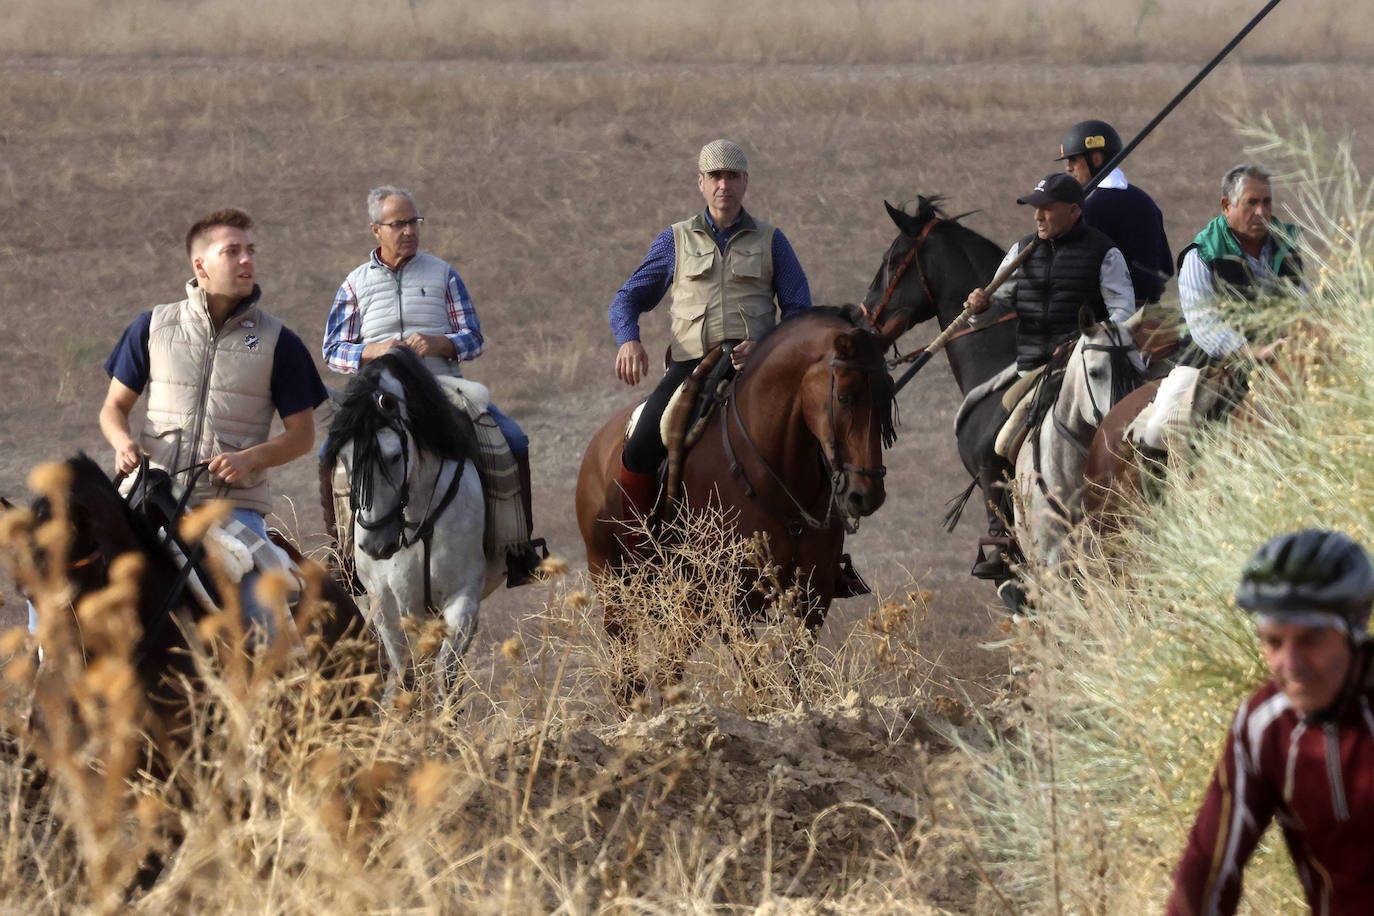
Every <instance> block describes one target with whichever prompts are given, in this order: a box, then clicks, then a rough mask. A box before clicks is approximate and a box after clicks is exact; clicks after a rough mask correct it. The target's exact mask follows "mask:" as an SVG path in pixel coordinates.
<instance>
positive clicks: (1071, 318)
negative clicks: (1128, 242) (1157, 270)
mask: <svg viewBox="0 0 1374 916" xmlns="http://www.w3.org/2000/svg"><path fill="white" fill-rule="evenodd" d="M1033 238H1035V236H1033V235H1028V236H1026V237H1025V238H1023V239H1022V240H1021V242H1020V244H1019V246H1018V250H1020V249H1021V248H1024V247H1025V246H1026V245H1028V244H1030V240H1031V239H1033ZM1115 247H1116V246H1115V245H1113V244H1112V240H1111V239H1110V238H1108V237H1107V236H1106V235H1105V234H1104V233H1102V232H1099V231H1098V230H1096V229H1094V228H1092V227H1091V226H1086V225H1084V224H1083V222H1082V221H1081V220H1080V221H1079V222H1078V223H1077V224H1076V225H1075V226H1074V227H1073V228H1072V229H1070V230H1069V231H1067V232H1065V233H1064V234H1062V235H1060V236H1059V237H1057V238H1053V239H1042V240H1041V242H1040V244H1039V245H1038V246H1036V249H1035V251H1034V252H1032V253H1031V256H1030V258H1029V259H1028V260H1027V261H1026V263H1024V264H1022V265H1021V269H1020V272H1019V274H1018V277H1017V280H1016V289H1015V291H1014V293H1013V294H1012V301H1013V303H1014V304H1015V306H1016V315H1017V318H1019V319H1020V322H1019V326H1018V328H1017V331H1016V366H1017V368H1018V369H1020V370H1021V371H1022V372H1025V371H1026V370H1029V369H1034V368H1035V367H1036V366H1042V365H1044V364H1045V363H1047V362H1049V359H1050V356H1051V355H1052V354H1053V353H1054V350H1055V347H1057V346H1058V345H1059V344H1060V343H1061V342H1062V341H1063V340H1064V339H1065V338H1067V337H1071V336H1073V335H1074V334H1076V333H1077V332H1078V312H1079V310H1080V309H1081V308H1083V306H1087V307H1088V308H1089V309H1091V310H1092V313H1093V318H1094V319H1095V320H1097V321H1105V320H1106V319H1107V303H1106V302H1105V301H1104V300H1103V298H1102V261H1103V259H1104V258H1106V257H1107V252H1108V251H1110V250H1111V249H1113V248H1115Z"/></svg>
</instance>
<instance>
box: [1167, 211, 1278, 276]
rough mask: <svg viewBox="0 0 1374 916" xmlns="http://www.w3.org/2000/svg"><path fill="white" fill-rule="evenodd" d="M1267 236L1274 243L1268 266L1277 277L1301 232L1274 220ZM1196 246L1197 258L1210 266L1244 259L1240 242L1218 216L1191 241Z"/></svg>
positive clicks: (1223, 218) (1224, 218)
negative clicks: (1216, 262)
mask: <svg viewBox="0 0 1374 916" xmlns="http://www.w3.org/2000/svg"><path fill="white" fill-rule="evenodd" d="M1269 234H1270V235H1271V236H1273V238H1274V242H1275V243H1276V244H1275V245H1274V262H1273V263H1272V264H1270V265H1269V267H1270V269H1271V270H1273V272H1274V276H1276V277H1277V276H1278V275H1279V266H1280V265H1282V264H1283V261H1284V258H1286V257H1288V255H1289V253H1291V252H1292V251H1293V249H1294V248H1296V247H1297V244H1298V236H1299V235H1301V234H1302V230H1301V229H1299V228H1298V227H1297V226H1295V225H1293V224H1292V223H1281V222H1279V221H1278V220H1274V221H1273V222H1271V223H1270V224H1269ZM1193 242H1194V243H1196V244H1197V248H1198V256H1199V257H1201V258H1202V263H1204V264H1210V263H1212V262H1213V261H1215V260H1216V259H1217V258H1235V259H1237V260H1240V259H1242V258H1244V256H1245V255H1244V252H1242V251H1241V249H1240V242H1239V241H1238V240H1237V239H1236V236H1235V233H1233V232H1232V231H1231V227H1230V225H1228V224H1227V222H1226V217H1224V216H1218V217H1217V218H1216V219H1214V220H1212V221H1211V222H1210V223H1208V224H1207V225H1206V227H1205V228H1204V229H1203V230H1202V231H1201V232H1199V233H1198V234H1197V238H1195V239H1193Z"/></svg>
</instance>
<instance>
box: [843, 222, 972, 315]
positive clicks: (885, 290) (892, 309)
mask: <svg viewBox="0 0 1374 916" xmlns="http://www.w3.org/2000/svg"><path fill="white" fill-rule="evenodd" d="M940 200H941V198H939V197H931V198H926V197H920V196H918V197H917V198H916V201H917V206H916V212H915V213H908V212H906V211H905V210H903V209H899V208H897V207H894V206H892V204H890V203H888V202H887V201H883V207H884V208H885V209H886V210H887V215H888V217H889V218H891V220H892V222H893V224H894V225H895V226H896V227H897V229H898V232H897V237H896V238H895V239H893V240H892V244H891V245H888V246H887V251H885V252H883V260H882V263H881V264H880V265H879V266H878V271H877V273H875V274H874V275H873V281H872V282H871V283H869V284H868V292H866V293H865V294H864V299H863V305H864V310H865V311H866V312H867V313H868V314H869V315H870V316H872V318H873V321H874V322H875V323H877V324H878V326H879V327H880V328H881V329H882V333H883V336H884V337H886V338H887V339H888V340H889V341H895V340H896V339H897V338H898V337H900V336H901V335H902V333H903V332H905V331H906V330H907V329H908V328H911V327H914V326H915V325H918V324H920V323H921V322H923V321H927V320H929V319H931V318H935V317H937V312H936V309H937V305H936V294H935V293H934V292H933V291H932V290H931V288H930V283H929V280H928V279H927V275H926V271H925V265H924V264H923V263H922V257H921V250H922V249H923V248H924V247H925V244H926V241H927V239H928V238H929V236H930V234H931V232H932V231H933V230H934V228H935V227H936V226H937V225H938V224H939V223H940V222H941V221H942V220H944V219H945V218H946V217H945V213H944V211H943V210H941V209H940V206H939V203H940ZM967 292H968V291H967V290H965V293H967Z"/></svg>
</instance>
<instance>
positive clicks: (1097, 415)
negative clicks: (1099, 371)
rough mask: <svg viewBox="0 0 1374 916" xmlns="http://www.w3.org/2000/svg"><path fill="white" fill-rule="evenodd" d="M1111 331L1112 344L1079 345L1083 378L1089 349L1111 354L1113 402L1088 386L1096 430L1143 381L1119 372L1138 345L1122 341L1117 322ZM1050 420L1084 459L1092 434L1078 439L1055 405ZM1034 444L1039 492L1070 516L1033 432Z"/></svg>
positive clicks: (1132, 374) (1130, 374) (1037, 437)
mask: <svg viewBox="0 0 1374 916" xmlns="http://www.w3.org/2000/svg"><path fill="white" fill-rule="evenodd" d="M1108 334H1109V336H1110V337H1111V338H1112V339H1113V341H1114V342H1113V343H1107V344H1098V343H1086V342H1085V343H1083V344H1082V345H1080V346H1079V360H1080V361H1081V363H1082V366H1083V377H1084V378H1085V379H1086V378H1088V377H1089V376H1088V352H1089V351H1091V352H1095V353H1108V354H1111V363H1112V392H1111V401H1110V403H1108V404H1107V405H1106V408H1105V409H1104V408H1103V405H1101V404H1099V403H1098V402H1097V396H1096V395H1094V394H1093V386H1092V385H1090V384H1089V385H1087V386H1086V387H1087V389H1088V403H1089V404H1090V405H1091V406H1092V418H1093V419H1092V429H1093V430H1094V431H1096V430H1097V428H1098V427H1100V426H1101V425H1102V421H1103V419H1105V418H1106V416H1107V411H1109V410H1111V408H1112V406H1113V405H1114V404H1116V402H1118V401H1120V400H1121V399H1122V398H1123V397H1125V396H1126V395H1127V394H1129V393H1131V392H1132V391H1134V390H1135V389H1136V388H1138V387H1140V382H1141V379H1140V375H1139V373H1137V372H1134V371H1132V372H1124V371H1118V366H1119V365H1120V364H1121V363H1124V362H1125V360H1126V359H1127V358H1128V354H1129V353H1130V352H1131V351H1132V350H1134V349H1135V344H1134V343H1133V342H1131V341H1129V340H1127V341H1126V342H1122V340H1121V338H1120V336H1119V335H1120V329H1119V328H1118V327H1117V326H1116V325H1114V324H1113V325H1110V326H1109V328H1108ZM1057 401H1058V398H1056V403H1057ZM1047 419H1049V420H1050V421H1051V423H1052V424H1053V429H1054V431H1055V432H1056V433H1058V434H1059V435H1060V437H1061V438H1063V439H1064V441H1065V442H1067V443H1068V444H1069V445H1070V446H1072V447H1073V449H1074V451H1076V452H1078V454H1079V455H1081V456H1082V457H1084V458H1087V457H1088V454H1089V452H1090V450H1091V448H1092V440H1091V437H1089V441H1087V442H1084V441H1082V439H1080V438H1079V436H1078V434H1076V433H1075V432H1074V431H1073V430H1071V429H1069V427H1068V425H1067V424H1066V423H1065V422H1064V420H1063V419H1062V418H1061V417H1060V416H1059V414H1058V412H1057V411H1056V410H1055V409H1054V408H1053V407H1051V409H1050V412H1049V416H1048V417H1047ZM1031 443H1032V451H1031V454H1032V457H1033V459H1034V468H1035V480H1036V484H1037V486H1038V487H1039V489H1040V492H1041V493H1042V494H1043V495H1044V496H1046V497H1047V498H1049V499H1050V500H1051V502H1052V504H1053V505H1054V506H1055V509H1056V511H1059V512H1061V513H1063V514H1064V515H1065V516H1066V517H1067V516H1068V512H1067V507H1065V506H1063V505H1062V504H1060V502H1059V500H1058V499H1056V498H1055V496H1054V494H1052V493H1051V492H1050V490H1049V485H1048V484H1046V483H1045V477H1044V474H1042V473H1041V470H1040V469H1041V447H1040V437H1039V436H1038V435H1032V437H1031Z"/></svg>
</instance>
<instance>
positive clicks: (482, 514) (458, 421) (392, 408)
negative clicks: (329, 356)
mask: <svg viewBox="0 0 1374 916" xmlns="http://www.w3.org/2000/svg"><path fill="white" fill-rule="evenodd" d="M477 449H478V445H477V439H476V436H475V434H474V433H473V429H472V422H471V420H469V419H468V417H466V416H465V415H464V414H462V413H461V412H460V411H458V410H457V409H456V408H455V407H454V406H453V405H452V404H451V403H450V402H449V400H448V399H447V398H446V397H445V395H444V393H443V391H442V389H441V388H440V387H439V385H438V383H437V382H436V381H435V380H434V377H433V376H432V375H431V374H430V372H429V370H428V369H427V368H425V365H424V363H422V362H421V361H420V358H419V357H418V356H416V355H415V354H414V353H413V352H411V351H410V350H408V349H406V348H405V347H396V348H394V349H392V350H391V351H389V352H388V353H386V354H385V355H383V356H381V357H378V358H377V359H375V360H372V361H371V362H369V363H367V365H365V366H364V367H363V369H362V370H361V371H360V372H359V373H358V375H357V376H356V377H355V378H354V379H353V381H352V382H350V383H349V385H348V389H347V390H346V392H345V393H344V402H343V404H342V406H341V407H340V408H339V412H338V414H337V415H336V416H335V418H334V421H333V423H332V424H331V425H330V428H329V440H328V442H327V443H326V445H325V453H324V456H323V460H324V461H326V462H327V465H326V466H327V467H332V466H333V463H334V461H335V460H336V459H338V460H342V462H343V464H344V467H345V468H346V469H347V472H348V479H349V483H350V489H351V494H350V504H351V506H352V510H353V538H354V544H355V548H354V559H355V562H356V564H357V573H358V577H359V579H361V581H362V583H363V585H364V586H365V587H366V589H367V594H368V597H369V604H370V607H369V611H368V614H367V618H368V621H369V622H370V623H371V624H372V626H374V627H375V628H376V630H377V632H378V634H379V635H380V636H381V640H382V645H383V647H384V648H385V649H386V653H387V658H388V659H389V660H390V662H391V666H392V672H393V677H399V678H400V681H401V683H402V684H404V685H406V686H407V687H409V686H411V685H412V684H413V683H414V676H415V669H414V658H413V652H412V647H411V644H410V639H409V637H408V636H407V634H406V630H405V628H404V627H403V626H402V620H403V618H405V617H407V616H414V615H427V614H429V613H438V614H440V615H441V616H442V617H443V619H444V622H445V623H446V624H447V625H448V632H447V635H446V637H445V639H444V641H443V645H442V646H441V648H440V651H439V659H438V669H439V674H440V684H441V688H442V690H443V691H444V692H445V693H447V692H449V691H451V690H452V688H453V686H454V683H455V681H456V677H457V671H458V662H459V659H461V658H462V656H463V653H464V652H466V651H467V648H468V645H469V644H470V643H471V642H472V637H473V634H474V633H475V632H476V631H477V609H478V605H479V603H480V602H481V600H482V598H483V597H485V596H486V595H487V594H489V593H490V592H491V591H492V589H494V588H495V587H496V586H497V585H498V584H499V583H500V582H501V580H502V576H503V575H504V569H503V568H502V567H501V566H500V565H499V564H495V563H489V561H488V558H487V556H486V553H485V551H484V550H483V529H484V526H485V522H486V510H485V506H484V504H483V500H482V482H481V479H480V477H479V476H478V472H477V466H476V464H475V463H474V462H475V458H476V456H477V453H478V452H477ZM393 683H394V682H393Z"/></svg>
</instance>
